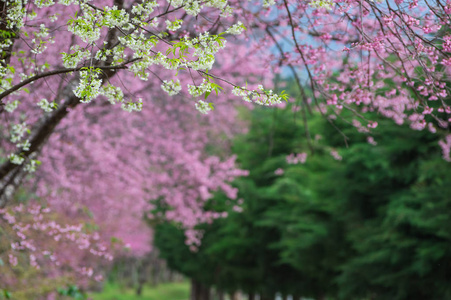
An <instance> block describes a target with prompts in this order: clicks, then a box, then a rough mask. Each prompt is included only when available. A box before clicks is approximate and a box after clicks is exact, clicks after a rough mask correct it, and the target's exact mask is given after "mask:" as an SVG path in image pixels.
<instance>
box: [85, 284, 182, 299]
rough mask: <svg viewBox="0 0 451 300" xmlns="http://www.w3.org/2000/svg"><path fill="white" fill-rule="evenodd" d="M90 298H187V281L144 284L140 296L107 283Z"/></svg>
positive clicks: (132, 291)
mask: <svg viewBox="0 0 451 300" xmlns="http://www.w3.org/2000/svg"><path fill="white" fill-rule="evenodd" d="M89 297H90V299H92V300H187V299H188V298H189V282H188V281H185V282H172V283H163V284H160V285H158V286H156V287H150V286H145V287H144V288H143V291H142V294H141V296H136V292H135V290H132V289H125V288H121V287H119V286H118V285H113V284H109V283H107V284H106V285H105V287H104V289H103V291H102V292H101V293H92V294H90V295H89Z"/></svg>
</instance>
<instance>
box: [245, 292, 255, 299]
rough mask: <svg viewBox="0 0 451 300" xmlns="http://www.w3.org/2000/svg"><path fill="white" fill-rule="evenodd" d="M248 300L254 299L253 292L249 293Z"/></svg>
mask: <svg viewBox="0 0 451 300" xmlns="http://www.w3.org/2000/svg"><path fill="white" fill-rule="evenodd" d="M247 299H248V300H255V294H254V293H253V292H251V293H249V295H248V298H247Z"/></svg>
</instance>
